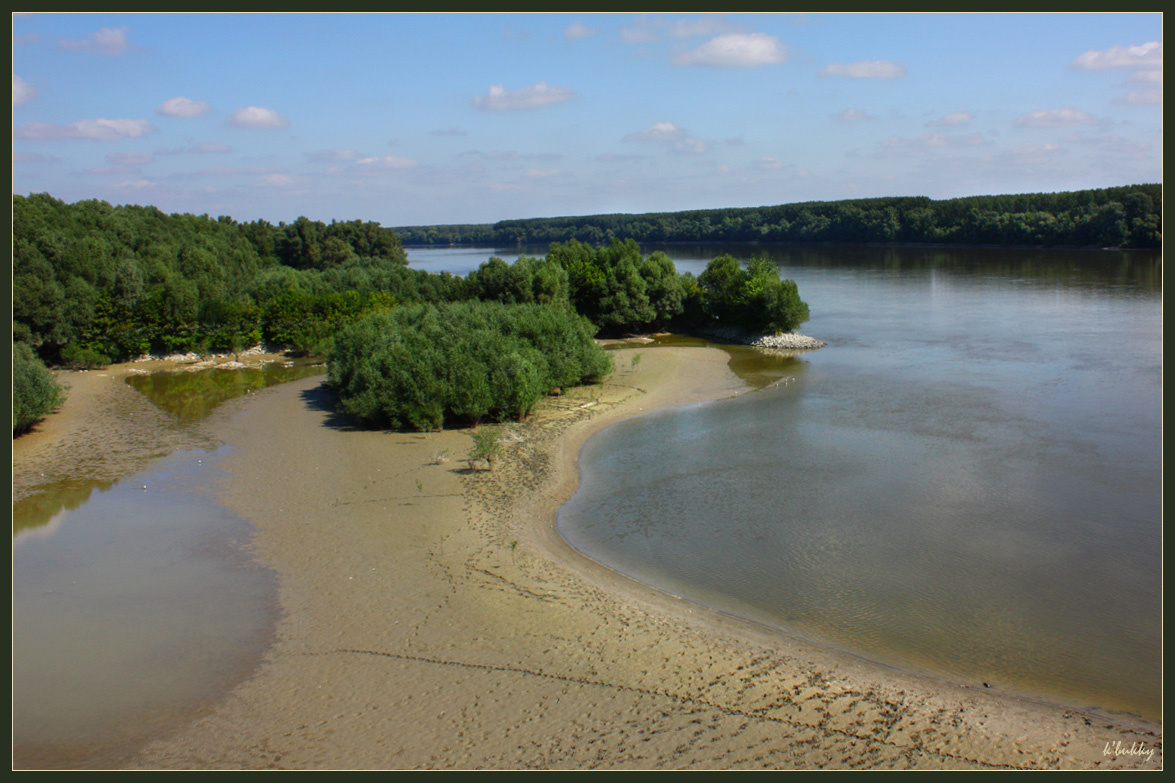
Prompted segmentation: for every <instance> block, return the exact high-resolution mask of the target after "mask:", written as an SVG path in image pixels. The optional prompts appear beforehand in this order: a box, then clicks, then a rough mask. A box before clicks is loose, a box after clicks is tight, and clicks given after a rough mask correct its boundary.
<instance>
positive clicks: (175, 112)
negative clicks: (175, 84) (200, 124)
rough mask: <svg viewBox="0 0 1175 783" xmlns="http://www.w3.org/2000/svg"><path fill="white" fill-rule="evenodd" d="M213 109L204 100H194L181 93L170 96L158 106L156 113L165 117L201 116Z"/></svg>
mask: <svg viewBox="0 0 1175 783" xmlns="http://www.w3.org/2000/svg"><path fill="white" fill-rule="evenodd" d="M211 109H212V107H211V106H209V105H208V104H207V103H205V102H204V101H193V100H190V99H188V98H185V97H183V96H182V95H181V96H177V97H175V98H168V99H167V100H165V101H164V102H163V103H161V104H159V105H158V106H156V107H155V113H156V114H162V115H163V116H164V117H199V116H201V115H204V114H207V113H208V112H209V111H210V110H211Z"/></svg>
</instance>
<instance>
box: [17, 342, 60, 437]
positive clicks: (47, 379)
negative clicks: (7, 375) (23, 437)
mask: <svg viewBox="0 0 1175 783" xmlns="http://www.w3.org/2000/svg"><path fill="white" fill-rule="evenodd" d="M64 398H65V393H64V391H63V390H62V388H61V386H60V385H59V384H58V383H57V381H56V380H54V378H53V373H51V372H49V370H48V368H47V367H45V365H44V364H43V363H42V362H41V360H40V359H38V358H37V356H36V355H35V354H34V353H33V349H32V348H30V347H29V346H27V345H25V344H24V343H18V342H13V343H12V435H13V437H16V436H17V435H20V434H21V433H23V432H25V431H27V430H28V429H29V428H30V427H32V426H33V425H34V424H36V423H37V422H38V421H40V420H41V419H43V418H44V417H45V414H47V413H49V411H51V410H53V408H54V407H56V406H57V405H59V404H60V403H61V401H62V400H63V399H64Z"/></svg>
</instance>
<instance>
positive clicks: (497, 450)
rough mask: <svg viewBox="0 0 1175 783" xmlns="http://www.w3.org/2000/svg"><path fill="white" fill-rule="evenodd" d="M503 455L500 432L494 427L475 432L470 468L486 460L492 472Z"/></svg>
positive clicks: (479, 429) (470, 453)
mask: <svg viewBox="0 0 1175 783" xmlns="http://www.w3.org/2000/svg"><path fill="white" fill-rule="evenodd" d="M501 454H502V444H501V442H500V441H499V440H498V430H497V428H494V427H480V428H478V429H476V430H474V431H473V448H471V449H470V450H469V467H470V468H472V467H473V463H475V462H480V461H481V460H485V463H486V465H488V466H489V468H490V470H493V468H494V463H495V462H497V461H498V457H499V456H501Z"/></svg>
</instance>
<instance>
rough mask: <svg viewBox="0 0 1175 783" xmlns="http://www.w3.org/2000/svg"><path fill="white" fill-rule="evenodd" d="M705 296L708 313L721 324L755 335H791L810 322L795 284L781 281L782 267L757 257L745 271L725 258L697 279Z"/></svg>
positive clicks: (707, 267)
mask: <svg viewBox="0 0 1175 783" xmlns="http://www.w3.org/2000/svg"><path fill="white" fill-rule="evenodd" d="M698 285H699V286H700V287H701V288H702V290H703V291H704V292H705V304H704V307H705V310H706V312H707V313H708V314H709V315H710V316H711V317H712V318H714V319H717V320H718V321H719V322H720V323H723V324H730V325H733V326H741V327H743V328H744V329H748V330H750V331H753V332H762V331H770V332H790V331H791V330H792V329H795V328H796V327H798V326H799V325H800V324H802V323H803V322H804V321H807V320H808V305H807V304H806V303H805V302H804V301H803V300H802V299H800V293H799V290H798V289H797V287H796V284H795V282H794V281H792V280H781V279H780V277H779V267H777V266H776V265H775V262H774V261H772V260H771V259H769V258H767V257H766V256H754V257H752V258H751V260H750V262H748V263H747V265H746V268H745V269H744V268H742V266H741V265H740V264H739V262H738V260H737V259H735V258H734V256H730V255H723V256H719V257H717V258H715V259H714V260H713V261H711V262H710V263H709V264H708V265H707V266H706V271H704V272H702V274H701V275H700V276H699V277H698Z"/></svg>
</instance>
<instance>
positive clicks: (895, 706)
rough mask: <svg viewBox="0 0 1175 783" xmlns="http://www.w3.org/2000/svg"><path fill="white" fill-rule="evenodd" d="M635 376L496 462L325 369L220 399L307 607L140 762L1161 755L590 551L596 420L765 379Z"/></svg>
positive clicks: (237, 476)
mask: <svg viewBox="0 0 1175 783" xmlns="http://www.w3.org/2000/svg"><path fill="white" fill-rule="evenodd" d="M618 366H619V367H620V368H621V370H620V371H619V374H618V375H617V376H616V377H615V378H614V379H613V381H612V382H611V383H609V384H605V385H604V386H603V387H600V388H596V389H588V390H577V391H575V392H572V393H570V394H568V395H566V396H564V397H559V398H553V399H552V401H551V405H549V406H545V407H544V408H543V409H542V410H541V411H539V412H538V413H536V415H535V416H534V417H533V418H532V420H531V421H530V422H527V423H526V424H523V425H517V426H515V427H512V428H509V429H510V432H509V434H508V437H507V442H506V443H505V444H504V449H505V452H506V453H505V455H504V457H503V459H502V460H501V461H500V462H499V464H498V466H497V467H496V468H495V469H494V470H493V471H469V470H468V468H467V466H466V465H465V463H464V461H463V460H462V459H461V457H462V456H463V455H464V454H465V453H466V452H467V451H468V448H469V444H470V437H469V435H468V433H466V432H461V431H456V432H442V433H431V434H405V433H384V432H370V431H362V430H355V429H352V428H351V426H350V425H349V424H348V422H346V421H345V420H340V419H338V418H337V417H336V416H335V414H333V413H332V412H331V401H330V399H329V395H328V394H326V393H325V392H324V391H323V390H322V389H321V387H320V386H319V385H318V384H317V383H316V382H315V381H301V382H296V383H293V384H288V385H285V386H281V387H276V388H274V389H270V390H267V391H266V392H265V393H264V394H263V395H258V398H257V399H253V400H242V401H238V402H235V403H230V404H229V405H227V406H225V408H224V410H222V411H221V412H220V413H218V414H214V419H215V421H212V422H210V426H211V429H212V431H213V432H214V433H215V434H217V435H218V436H220V437H223V438H224V439H225V440H226V441H227V442H228V443H229V444H230V445H232V446H233V449H234V456H232V457H231V458H230V459H229V460H228V463H227V465H226V467H227V468H228V470H229V472H230V475H231V476H232V478H231V480H230V482H229V484H228V486H227V487H225V492H224V499H225V502H226V503H228V505H229V506H230V507H232V508H233V510H235V511H236V512H237V513H240V514H242V515H243V516H245V517H246V518H248V519H250V520H251V521H252V522H253V524H254V525H255V527H256V530H257V533H256V536H255V540H254V547H255V551H256V555H257V557H258V559H259V560H260V561H261V562H263V563H265V564H267V565H268V566H269V567H271V568H273V569H274V570H275V571H276V572H277V574H278V576H279V581H280V585H281V587H280V590H281V602H282V605H283V607H284V611H285V614H284V616H283V618H282V620H281V621H280V622H279V624H278V627H277V634H276V642H275V644H274V646H273V647H272V648H271V649H270V651H269V652H268V653H267V654H266V656H265V659H264V661H263V662H262V664H261V666H260V667H259V668H258V670H257V674H256V675H255V676H254V677H253V678H252V679H251V680H249V681H248V682H246V683H244V684H242V685H241V686H240V687H239V688H237V689H236V690H235V691H234V692H233V693H231V694H229V695H228V696H227V697H226V699H225V700H224V701H223V702H222V703H221V704H220V706H219V707H218V708H217V709H216V710H215V711H214V712H213V713H212V714H210V715H207V716H204V717H202V718H200V719H199V720H197V721H195V722H194V723H193V724H192V725H191V726H189V727H188V728H187V729H185V730H184V731H181V732H179V733H177V734H176V735H174V736H172V737H168V738H164V739H161V740H160V741H158V742H156V743H152V744H151V745H150V746H148V747H147V748H146V749H145V750H144V751H143V753H142V754H141V755H140V756H139V758H137V759H136V761H135V766H138V767H160V768H259V767H280V768H312V767H313V768H324V767H332V768H333V767H344V768H400V769H406V768H458V769H473V768H505V769H525V768H559V769H583V768H641V769H647V768H763V767H786V768H794V767H800V768H851V767H886V768H892V767H921V768H974V769H987V768H1008V767H1030V768H1041V767H1043V768H1058V767H1062V768H1097V767H1129V768H1134V767H1139V766H1161V763H1162V762H1161V735H1160V736H1156V735H1155V734H1154V733H1147V731H1146V730H1145V729H1131V728H1129V727H1126V726H1123V725H1118V724H1116V723H1114V722H1109V721H1107V722H1095V721H1094V720H1093V719H1092V718H1090V717H1088V716H1082V715H1080V714H1077V713H1071V712H1064V711H1061V710H1057V709H1054V708H1051V707H1045V706H1040V705H1034V704H1029V703H1025V702H1018V701H1014V700H1009V699H1004V698H1000V697H998V696H994V695H992V694H988V693H980V692H975V691H974V690H968V689H959V688H953V687H950V686H944V685H941V684H937V683H933V682H930V681H927V680H924V679H921V678H917V677H912V676H906V675H902V674H900V673H897V672H893V671H889V670H885V669H881V668H880V667H876V666H873V665H871V664H867V663H864V662H862V661H859V660H856V659H852V658H849V657H846V656H839V655H836V654H833V653H830V652H828V651H823V650H816V649H810V648H806V647H804V646H803V645H800V644H798V643H795V642H793V641H791V640H789V639H787V638H786V637H782V636H781V635H779V634H776V633H772V632H769V631H766V630H764V629H760V628H755V627H752V626H749V625H747V624H744V623H740V622H738V621H735V620H733V619H731V618H729V617H725V616H721V615H718V614H715V613H711V612H708V611H706V610H704V609H702V608H700V607H697V606H692V605H688V604H684V603H682V602H680V601H678V600H676V599H674V598H672V597H670V596H666V595H664V594H660V593H657V592H655V591H652V590H649V589H647V588H644V587H643V586H641V585H638V584H635V583H633V582H631V581H630V580H627V579H625V578H623V577H620V576H619V575H617V574H615V573H613V572H611V571H609V570H607V569H604V568H602V567H600V566H598V565H596V564H594V563H591V562H590V561H587V560H586V559H584V558H582V557H581V556H579V555H578V554H577V553H575V552H574V551H572V550H570V548H569V547H567V546H566V545H565V544H564V543H563V541H562V539H561V538H559V536H558V535H557V533H556V532H555V530H554V524H553V520H554V513H555V511H556V509H557V508H558V507H559V505H560V504H561V503H562V502H563V501H564V500H565V499H566V498H567V497H569V496H570V494H571V492H572V491H573V489H574V486H575V482H576V477H577V474H576V469H575V456H576V454H577V452H578V449H579V447H580V446H581V445H582V443H583V442H584V441H586V439H587V438H588V437H589V436H590V434H591V433H593V432H595V431H597V430H598V429H599V428H600V427H602V426H605V425H606V424H608V423H610V422H613V421H616V420H619V419H620V418H623V417H626V416H630V415H636V414H639V413H641V412H646V411H649V410H652V409H654V408H658V407H665V406H668V405H681V404H692V403H697V402H701V401H704V400H708V399H714V398H719V397H724V396H729V395H732V394H734V393H735V392H736V391H739V390H741V388H742V386H741V384H740V382H739V381H738V380H737V378H736V377H735V376H733V374H731V373H730V372H729V370H728V369H727V366H726V355H725V354H724V353H722V352H720V351H717V350H713V349H705V348H689V349H656V350H648V351H645V352H643V354H642V360H641V362H640V363H639V365H638V366H637V367H635V368H631V364H630V363H629V362H626V361H625V360H624V356H623V354H622V353H621V354H618ZM1107 742H1121V743H1122V745H1120V746H1113V747H1116V748H1121V749H1129V748H1131V747H1133V748H1136V749H1138V748H1145V749H1150V750H1155V751H1156V752H1155V754H1154V755H1153V756H1152V757H1151V758H1149V759H1147V758H1146V757H1144V756H1137V755H1128V754H1127V753H1125V752H1124V751H1123V752H1121V753H1112V754H1109V755H1106V754H1105V753H1104V750H1105V747H1106V743H1107ZM1156 749H1157V750H1156Z"/></svg>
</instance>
